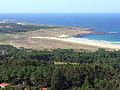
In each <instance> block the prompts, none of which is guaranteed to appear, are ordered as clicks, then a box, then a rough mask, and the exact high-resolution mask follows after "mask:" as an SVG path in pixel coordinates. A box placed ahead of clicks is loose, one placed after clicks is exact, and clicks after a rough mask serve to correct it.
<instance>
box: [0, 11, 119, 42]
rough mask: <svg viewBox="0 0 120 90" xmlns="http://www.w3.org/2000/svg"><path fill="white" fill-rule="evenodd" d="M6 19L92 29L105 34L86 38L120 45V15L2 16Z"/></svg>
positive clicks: (0, 17)
mask: <svg viewBox="0 0 120 90" xmlns="http://www.w3.org/2000/svg"><path fill="white" fill-rule="evenodd" d="M6 19H8V20H15V21H18V22H30V23H36V24H48V25H59V26H80V27H85V28H91V29H94V30H95V31H100V32H104V33H105V34H103V35H85V36H84V38H87V39H90V40H101V41H107V42H110V43H113V44H120V14H112V13H108V14H107V13H106V14H87V13H84V14H55V13H54V14H0V20H6Z"/></svg>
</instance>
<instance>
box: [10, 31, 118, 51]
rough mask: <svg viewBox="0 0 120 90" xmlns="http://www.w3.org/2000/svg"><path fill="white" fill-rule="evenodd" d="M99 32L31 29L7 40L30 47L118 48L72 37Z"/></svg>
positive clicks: (20, 45)
mask: <svg viewBox="0 0 120 90" xmlns="http://www.w3.org/2000/svg"><path fill="white" fill-rule="evenodd" d="M83 34H99V33H97V32H95V31H91V30H89V29H80V30H69V29H53V30H52V29H49V30H39V31H31V32H24V33H19V34H17V35H16V36H15V37H14V38H13V39H11V40H9V41H8V42H9V44H10V45H12V46H15V47H18V48H19V47H24V48H32V49H37V50H38V49H56V48H62V49H63V48H64V49H85V50H97V49H98V48H105V49H108V50H109V49H110V50H119V49H120V45H115V44H111V43H109V42H105V41H97V40H88V39H85V38H73V36H75V35H83Z"/></svg>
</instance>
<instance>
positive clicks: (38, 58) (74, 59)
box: [0, 46, 120, 90]
mask: <svg viewBox="0 0 120 90" xmlns="http://www.w3.org/2000/svg"><path fill="white" fill-rule="evenodd" d="M55 61H56V62H67V63H68V64H54V62H55ZM72 63H76V64H72ZM3 82H7V83H9V84H11V86H10V87H7V88H6V90H24V88H26V90H41V88H42V87H43V86H45V87H47V88H48V90H120V51H106V50H104V49H99V50H97V51H94V52H90V51H84V50H80V51H74V50H72V49H55V50H49V51H48V50H40V51H37V50H31V49H25V48H20V49H17V48H15V47H12V46H0V83H3ZM1 90H2V89H1Z"/></svg>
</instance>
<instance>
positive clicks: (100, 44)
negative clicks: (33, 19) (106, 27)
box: [30, 37, 120, 50]
mask: <svg viewBox="0 0 120 90" xmlns="http://www.w3.org/2000/svg"><path fill="white" fill-rule="evenodd" d="M30 38H34V39H50V40H58V41H64V42H71V43H77V44H85V45H88V46H95V47H100V48H108V49H116V50H118V49H120V45H116V44H111V43H109V42H105V41H97V40H88V39H85V38H72V37H71V38H56V37H30Z"/></svg>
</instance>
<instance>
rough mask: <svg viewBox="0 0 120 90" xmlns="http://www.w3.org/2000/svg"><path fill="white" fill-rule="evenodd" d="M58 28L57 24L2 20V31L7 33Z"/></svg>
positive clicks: (0, 29)
mask: <svg viewBox="0 0 120 90" xmlns="http://www.w3.org/2000/svg"><path fill="white" fill-rule="evenodd" d="M53 28H58V27H56V26H50V25H37V24H30V23H17V22H4V23H2V22H0V33H2V34H5V33H9V34H13V33H17V32H27V31H35V30H41V29H53Z"/></svg>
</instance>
